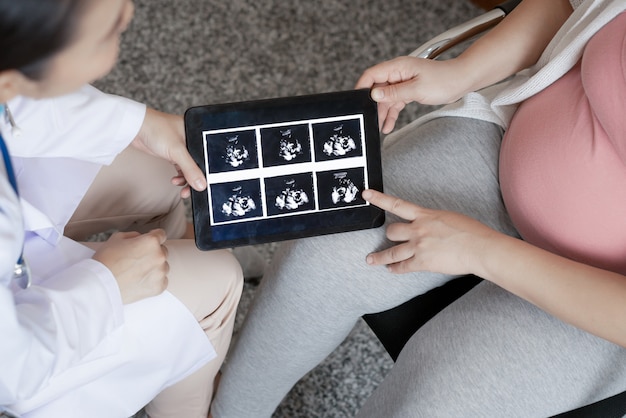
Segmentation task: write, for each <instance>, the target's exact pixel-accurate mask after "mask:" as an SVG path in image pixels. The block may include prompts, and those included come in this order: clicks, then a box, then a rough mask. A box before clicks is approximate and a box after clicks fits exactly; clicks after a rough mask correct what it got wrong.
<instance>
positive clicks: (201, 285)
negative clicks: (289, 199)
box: [0, 0, 242, 418]
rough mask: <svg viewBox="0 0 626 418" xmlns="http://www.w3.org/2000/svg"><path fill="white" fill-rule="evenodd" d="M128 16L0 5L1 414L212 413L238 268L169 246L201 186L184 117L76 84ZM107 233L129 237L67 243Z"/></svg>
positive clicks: (109, 49) (120, 1)
mask: <svg viewBox="0 0 626 418" xmlns="http://www.w3.org/2000/svg"><path fill="white" fill-rule="evenodd" d="M132 14H133V5H132V3H131V2H130V1H129V0H20V1H17V2H16V1H15V0H0V51H2V52H1V53H0V103H2V105H1V106H0V134H1V135H0V137H2V138H4V141H6V144H7V145H8V150H9V151H10V152H11V157H10V158H8V160H7V163H6V164H1V163H0V245H1V251H0V415H1V413H2V411H6V412H4V413H5V414H7V415H8V414H19V415H21V416H23V417H60V416H63V417H86V416H88V417H106V418H111V417H123V418H125V417H129V416H131V415H132V414H134V413H135V412H137V411H138V410H139V409H141V408H142V407H143V406H144V405H146V404H147V407H146V412H147V413H148V415H149V416H150V417H173V416H177V417H180V416H184V417H206V416H207V413H208V408H209V403H210V401H211V396H212V391H213V381H214V378H215V376H216V374H217V372H218V370H219V367H220V365H221V363H222V361H223V359H224V356H225V354H226V351H227V349H228V345H229V343H230V338H231V334H232V327H233V322H234V316H235V311H236V307H237V303H238V301H239V297H240V294H241V289H242V275H241V270H240V267H239V265H238V263H237V261H236V260H235V259H234V258H233V257H232V255H231V254H230V253H229V252H224V251H216V252H207V253H202V252H199V251H197V250H196V248H195V246H194V244H193V241H192V240H188V239H174V238H180V237H182V236H183V235H184V234H185V227H186V223H185V220H184V213H183V207H182V204H181V202H180V196H183V197H185V196H187V195H188V194H189V185H191V186H192V187H194V188H195V189H197V190H202V189H203V188H204V187H206V183H205V182H204V177H203V174H202V172H201V171H200V170H199V169H198V168H197V166H196V165H195V164H194V163H193V161H192V159H191V158H190V156H189V155H188V154H187V152H186V149H185V146H184V142H183V126H182V120H181V118H180V117H177V116H173V115H166V114H163V113H160V112H157V111H155V110H152V109H146V107H145V106H144V105H141V104H138V103H136V102H133V101H130V100H127V99H123V98H120V97H116V96H110V95H106V94H103V93H101V92H99V91H97V90H96V89H94V88H93V87H90V86H88V85H87V83H90V82H92V81H94V80H96V79H97V78H99V77H102V76H103V75H105V74H106V73H108V71H109V70H110V69H111V68H112V67H113V65H114V63H115V61H116V59H117V54H118V47H119V37H120V34H121V33H122V32H123V31H124V29H125V28H126V26H127V25H128V23H129V22H130V20H131V17H132ZM11 165H12V166H13V167H12V168H11V167H10V166H11ZM107 165H108V167H107ZM103 166H105V167H103ZM11 172H14V173H15V177H16V180H17V181H16V184H15V185H13V186H12V185H11V184H10V182H8V181H7V176H8V175H10V173H11ZM116 176H121V177H116ZM170 178H171V179H172V180H171V181H170ZM181 187H182V189H181ZM18 193H19V197H18ZM107 228H116V229H121V230H133V232H120V233H115V234H113V235H112V236H111V238H109V239H108V240H107V241H106V242H98V243H89V245H87V244H82V243H80V242H78V241H77V240H79V239H83V238H84V237H86V236H88V235H89V234H91V233H94V232H100V231H102V230H104V229H107ZM136 231H140V232H136ZM68 236H71V237H73V238H76V240H73V239H70V238H69V237H68ZM20 254H22V256H20ZM22 259H24V260H26V261H27V262H28V264H29V266H30V274H27V277H26V279H28V280H23V279H24V275H22V280H18V279H17V276H19V274H18V273H19V272H18V271H17V269H16V268H15V266H16V261H17V260H22Z"/></svg>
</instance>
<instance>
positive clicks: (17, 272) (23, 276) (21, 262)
mask: <svg viewBox="0 0 626 418" xmlns="http://www.w3.org/2000/svg"><path fill="white" fill-rule="evenodd" d="M3 113H4V114H5V116H6V118H7V121H8V122H9V124H10V125H11V128H12V129H13V134H14V135H16V136H19V134H20V131H19V127H18V126H17V124H16V123H15V120H14V119H13V115H11V111H10V110H9V108H8V107H7V106H6V105H5V104H0V115H2V114H3ZM0 151H2V159H3V160H4V167H5V169H6V172H7V178H8V180H9V183H11V187H13V190H14V191H15V194H16V195H17V197H18V198H19V196H20V194H19V192H18V190H17V180H16V178H15V171H14V170H13V163H11V156H10V155H9V150H8V149H7V145H6V143H5V142H4V138H3V137H2V133H1V132H0ZM13 280H15V282H16V283H17V284H18V286H20V287H21V288H22V289H26V288H27V287H29V286H30V285H31V281H32V277H31V272H30V268H29V267H28V263H26V259H25V258H24V249H23V248H22V253H21V254H20V257H19V258H18V259H17V261H16V262H15V267H14V268H13Z"/></svg>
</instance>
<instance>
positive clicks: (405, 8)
mask: <svg viewBox="0 0 626 418" xmlns="http://www.w3.org/2000/svg"><path fill="white" fill-rule="evenodd" d="M135 3H136V14H135V20H134V22H133V23H132V25H131V27H130V28H129V30H128V32H127V33H126V34H125V36H124V40H123V45H122V53H121V56H120V63H119V65H118V66H117V68H116V69H115V70H114V71H113V72H112V73H111V74H110V75H109V76H107V77H106V78H105V79H104V80H101V81H100V82H98V83H97V85H98V87H100V88H101V89H103V90H105V91H107V92H111V93H116V94H121V95H124V96H127V97H131V98H133V99H136V100H139V101H143V102H146V103H147V104H148V105H150V106H152V107H154V108H156V109H159V110H163V111H166V112H172V113H181V114H182V113H183V112H184V111H185V109H187V108H188V107H190V106H193V105H202V104H209V103H220V102H232V101H240V100H250V99H259V98H269V97H279V96H289V95H300V94H309V93H322V92H329V91H336V90H346V89H351V88H352V87H353V86H354V83H355V82H356V80H357V79H358V77H359V76H360V74H361V72H362V71H363V70H364V69H365V68H367V67H369V66H371V65H374V64H376V63H378V62H380V61H383V60H386V59H390V58H393V57H395V56H398V55H402V54H407V53H409V52H411V51H412V50H413V49H415V48H416V47H417V46H419V45H420V44H421V43H422V42H424V41H426V40H428V39H429V38H431V37H433V36H435V35H436V34H438V33H440V32H442V31H443V30H445V29H446V28H449V27H452V26H454V25H456V24H458V23H460V22H462V21H465V20H467V19H469V18H471V17H473V16H475V15H477V14H479V13H480V10H478V9H477V8H476V7H474V6H473V5H471V4H470V3H469V2H468V1H466V0H443V1H442V0H413V1H404V0H321V1H301V0H292V1H287V0H282V1H279V0H265V1H253V0H226V1H219V0H178V1H176V0H174V1H172V0H137V1H136V2H135ZM426 110H427V109H426V108H424V107H420V106H411V107H409V108H408V109H407V110H406V111H405V112H404V114H403V116H402V118H401V120H400V123H401V124H403V123H406V122H407V121H409V120H411V119H412V118H414V117H415V116H416V115H418V114H421V113H423V112H425V111H426ZM273 248H274V246H273V245H265V246H259V247H258V249H259V250H260V251H261V252H262V253H263V254H264V255H265V256H266V257H267V258H268V259H271V254H272V250H273ZM366 251H367V249H364V254H365V252H366ZM254 291H255V286H254V285H253V284H247V285H246V288H245V292H244V297H243V300H242V302H241V305H240V309H239V317H238V320H237V327H239V325H240V324H241V321H242V319H243V317H244V316H245V313H246V310H247V307H248V305H249V302H250V300H251V299H252V297H253V295H254ZM391 364H392V362H391V359H390V358H389V357H388V356H387V354H386V353H385V351H384V349H383V348H382V347H381V346H380V344H379V343H378V341H377V340H376V338H375V337H374V336H373V335H372V333H371V332H370V331H369V329H368V328H367V326H366V325H365V324H364V323H363V322H359V323H357V324H356V326H355V328H354V330H353V332H352V333H351V334H350V336H349V338H348V339H347V340H346V341H345V342H344V344H342V345H341V346H340V347H339V348H338V349H337V350H336V351H335V353H333V355H332V356H330V357H329V358H328V359H327V360H326V361H324V362H323V363H322V364H321V365H320V366H319V367H317V368H316V369H315V370H313V371H312V372H311V373H310V374H309V375H308V376H306V377H305V378H304V379H303V380H302V381H301V382H300V383H299V384H298V385H297V386H296V387H295V388H294V389H293V390H292V392H291V393H290V394H289V395H288V396H287V397H286V398H285V400H284V402H283V403H282V405H281V406H280V408H279V409H278V410H277V412H276V414H275V417H349V416H353V415H354V414H355V412H356V411H357V410H358V408H359V407H360V405H362V403H363V401H364V399H366V398H367V396H368V395H369V394H370V393H371V392H372V391H373V390H374V389H375V387H376V385H377V384H378V383H379V382H380V381H381V380H382V379H383V377H384V375H385V373H387V371H388V370H389V368H390V367H391ZM182 418H184V417H182Z"/></svg>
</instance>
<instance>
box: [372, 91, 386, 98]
mask: <svg viewBox="0 0 626 418" xmlns="http://www.w3.org/2000/svg"><path fill="white" fill-rule="evenodd" d="M384 98H385V92H384V91H383V90H382V89H374V90H372V99H374V100H382V99H384Z"/></svg>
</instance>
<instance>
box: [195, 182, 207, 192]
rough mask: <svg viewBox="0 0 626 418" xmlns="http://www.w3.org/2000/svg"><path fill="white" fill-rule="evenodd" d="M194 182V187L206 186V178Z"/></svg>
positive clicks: (197, 188)
mask: <svg viewBox="0 0 626 418" xmlns="http://www.w3.org/2000/svg"><path fill="white" fill-rule="evenodd" d="M193 184H194V185H195V187H194V188H195V189H196V190H204V188H205V187H206V184H205V183H204V180H196V181H195V182H194V183H193Z"/></svg>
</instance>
